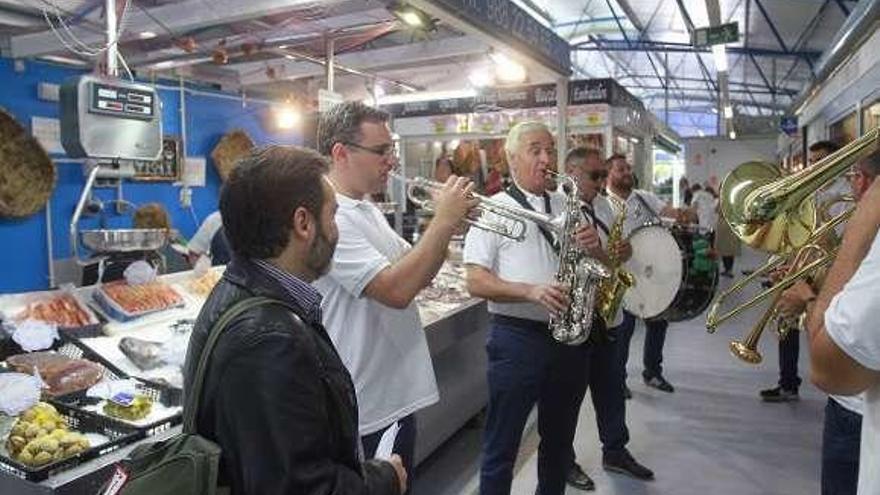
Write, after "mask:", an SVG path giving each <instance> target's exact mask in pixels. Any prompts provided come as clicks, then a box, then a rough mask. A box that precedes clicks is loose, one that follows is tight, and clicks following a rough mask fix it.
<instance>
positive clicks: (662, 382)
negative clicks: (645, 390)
mask: <svg viewBox="0 0 880 495" xmlns="http://www.w3.org/2000/svg"><path fill="white" fill-rule="evenodd" d="M642 378H644V379H645V385H647V386H649V387H652V388H656V389H657V390H661V391H663V392H668V393H670V394H671V393H672V392H675V387H673V386H672V384H671V383H669V382H667V381H666V379H665V378H663V375H650V374H648V373H642Z"/></svg>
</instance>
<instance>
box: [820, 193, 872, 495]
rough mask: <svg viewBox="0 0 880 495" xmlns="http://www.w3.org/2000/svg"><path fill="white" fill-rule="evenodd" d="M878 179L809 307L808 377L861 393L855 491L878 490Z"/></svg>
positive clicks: (864, 494)
mask: <svg viewBox="0 0 880 495" xmlns="http://www.w3.org/2000/svg"><path fill="white" fill-rule="evenodd" d="M878 228H880V181H877V180H875V181H874V183H873V184H872V185H871V187H870V188H869V189H868V191H867V192H866V193H865V194H864V195H863V196H862V198H861V201H860V202H859V206H858V208H857V209H856V212H855V214H854V215H853V216H852V218H851V219H850V221H849V224H848V225H847V228H846V233H845V234H844V237H843V242H842V244H841V246H840V250H839V251H838V254H837V256H836V259H835V261H834V264H833V265H832V267H831V270H830V271H829V272H828V276H827V277H826V278H825V283H824V285H823V286H822V290H821V291H820V293H819V297H818V298H817V299H816V301H815V305H814V307H812V308H809V307H808V310H809V311H810V313H809V318H808V321H807V331H808V333H809V341H810V364H811V379H812V381H813V383H815V384H816V386H817V387H819V388H820V389H822V390H824V391H826V392H828V393H829V394H840V395H856V394H859V393H862V392H864V397H865V404H864V413H863V416H862V442H861V453H860V461H859V485H858V494H859V495H877V494H880V471H878V470H877V466H878V463H880V332H878V331H877V321H878V320H880V237H878V236H877V231H878Z"/></svg>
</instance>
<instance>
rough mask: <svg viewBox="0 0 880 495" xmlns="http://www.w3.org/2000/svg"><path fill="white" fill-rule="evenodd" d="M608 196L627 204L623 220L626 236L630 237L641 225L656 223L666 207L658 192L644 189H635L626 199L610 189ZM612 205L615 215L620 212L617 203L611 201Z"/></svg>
mask: <svg viewBox="0 0 880 495" xmlns="http://www.w3.org/2000/svg"><path fill="white" fill-rule="evenodd" d="M608 196H610V197H612V198H614V199H617V200H618V201H620V202H623V203H625V204H626V220H625V221H624V222H623V236H624V237H629V236H630V235H631V234H632V233H633V231H634V230H636V229H638V228H639V227H642V226H644V225H646V224H650V223H656V222H657V221H658V217H659V216H660V212H661V211H663V208H666V202H665V201H663V200H662V199H660V198H658V197H657V195H656V194H654V193H652V192H649V191H645V190H642V189H634V190H633V191H632V192H630V193H629V197H627V198H626V199H624V198H621V197H619V196H617V195H616V194H614V193H613V192H611V190H610V189H609V190H608ZM639 198H641V199H639ZM643 200H644V202H643ZM646 205H647V206H646ZM611 207H612V208H613V210H614V215H615V216H617V215H619V214H620V211H618V209H617V204H616V203H613V202H611ZM649 208H650V210H649Z"/></svg>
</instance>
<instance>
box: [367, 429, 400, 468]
mask: <svg viewBox="0 0 880 495" xmlns="http://www.w3.org/2000/svg"><path fill="white" fill-rule="evenodd" d="M398 431H400V423H398V422H395V423H394V424H393V425H391V426H389V427H388V429H387V430H385V433H383V434H382V438H381V439H380V440H379V446H378V447H376V455H374V456H373V457H374V458H376V459H381V460H386V461H387V460H388V459H391V454H393V453H394V452H393V450H394V442H395V441H396V440H397V432H398Z"/></svg>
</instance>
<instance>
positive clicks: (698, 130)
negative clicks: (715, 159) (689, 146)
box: [697, 129, 706, 137]
mask: <svg viewBox="0 0 880 495" xmlns="http://www.w3.org/2000/svg"><path fill="white" fill-rule="evenodd" d="M697 135H699V136H700V137H706V133H705V132H703V130H702V129H697Z"/></svg>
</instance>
